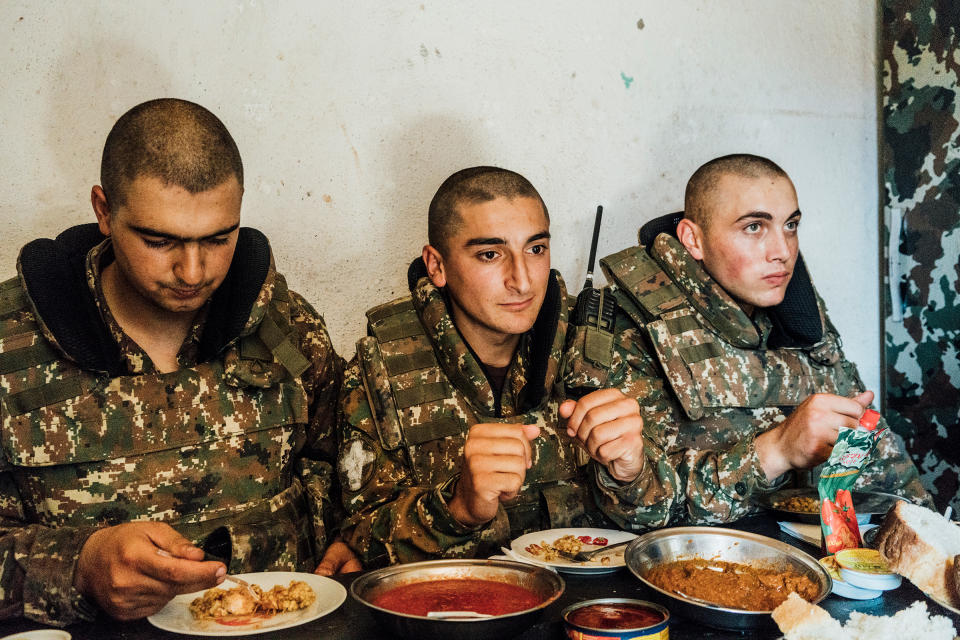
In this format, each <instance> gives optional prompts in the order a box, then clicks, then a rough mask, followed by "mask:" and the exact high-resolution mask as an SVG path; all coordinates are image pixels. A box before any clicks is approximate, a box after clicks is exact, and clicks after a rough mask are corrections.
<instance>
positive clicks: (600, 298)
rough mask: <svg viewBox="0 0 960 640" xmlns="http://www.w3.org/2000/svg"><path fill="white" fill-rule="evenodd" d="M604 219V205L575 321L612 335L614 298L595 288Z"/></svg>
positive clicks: (596, 226) (597, 225)
mask: <svg viewBox="0 0 960 640" xmlns="http://www.w3.org/2000/svg"><path fill="white" fill-rule="evenodd" d="M602 219H603V205H598V206H597V217H596V220H594V223H593V241H592V242H591V243H590V258H589V260H588V261H587V279H586V280H585V281H584V283H583V289H582V290H581V291H580V294H579V295H578V296H577V307H576V310H575V311H574V317H573V321H574V323H575V324H577V325H578V326H581V327H591V328H595V329H597V330H600V331H605V332H607V333H611V332H612V331H613V314H614V312H615V311H616V305H615V303H614V300H613V297H612V296H610V295H604V291H603V290H602V289H597V288H596V287H594V286H593V266H594V263H595V262H596V260H597V241H599V240H600V221H601V220H602Z"/></svg>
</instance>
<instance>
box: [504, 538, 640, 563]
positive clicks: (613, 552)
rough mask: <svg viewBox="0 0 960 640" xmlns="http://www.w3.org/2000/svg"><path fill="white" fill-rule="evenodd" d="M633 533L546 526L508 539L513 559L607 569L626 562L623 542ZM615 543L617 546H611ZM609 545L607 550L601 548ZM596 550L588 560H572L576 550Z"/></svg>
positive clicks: (578, 551) (627, 540) (629, 539)
mask: <svg viewBox="0 0 960 640" xmlns="http://www.w3.org/2000/svg"><path fill="white" fill-rule="evenodd" d="M636 537H637V536H636V534H634V533H630V532H629V531H619V530H616V529H590V528H579V529H578V528H572V529H547V530H546V531H534V532H533V533H528V534H526V535H522V536H520V537H519V538H517V539H516V540H514V541H513V542H511V543H510V553H511V554H512V555H513V557H514V558H516V559H517V560H521V561H523V562H532V563H534V564H539V565H542V566H545V567H551V568H553V569H556V570H557V571H560V572H561V573H579V574H585V573H611V572H613V571H617V570H618V569H620V568H622V567H625V566H626V561H624V559H623V552H624V550H625V549H626V545H624V544H618V543H625V542H629V541H631V540H633V539H634V538H636ZM614 545H617V546H614ZM607 548H609V549H610V550H609V552H605V551H603V550H604V549H607ZM589 551H598V553H597V554H595V555H593V556H592V557H591V558H590V559H589V560H584V561H576V560H573V558H572V556H575V555H576V554H578V553H580V552H589Z"/></svg>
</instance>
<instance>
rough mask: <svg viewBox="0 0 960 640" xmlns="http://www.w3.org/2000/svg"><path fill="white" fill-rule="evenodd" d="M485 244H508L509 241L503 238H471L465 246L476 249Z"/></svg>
mask: <svg viewBox="0 0 960 640" xmlns="http://www.w3.org/2000/svg"><path fill="white" fill-rule="evenodd" d="M485 244H507V241H506V240H504V239H503V238H470V239H469V240H467V241H466V242H465V243H463V246H465V247H475V246H477V245H485Z"/></svg>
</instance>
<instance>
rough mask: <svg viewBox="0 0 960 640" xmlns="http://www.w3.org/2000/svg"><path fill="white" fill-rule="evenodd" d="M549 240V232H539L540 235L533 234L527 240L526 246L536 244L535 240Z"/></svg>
mask: <svg viewBox="0 0 960 640" xmlns="http://www.w3.org/2000/svg"><path fill="white" fill-rule="evenodd" d="M549 239H550V232H549V231H541V232H540V233H537V234H534V235H532V236H530V237H529V238H527V244H530V243H531V242H536V241H537V240H549Z"/></svg>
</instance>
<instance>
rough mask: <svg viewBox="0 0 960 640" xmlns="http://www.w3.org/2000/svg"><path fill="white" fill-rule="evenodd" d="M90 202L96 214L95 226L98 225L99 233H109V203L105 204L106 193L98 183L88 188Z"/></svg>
mask: <svg viewBox="0 0 960 640" xmlns="http://www.w3.org/2000/svg"><path fill="white" fill-rule="evenodd" d="M90 204H91V205H93V213H94V215H96V216H97V226H99V227H100V233H102V234H103V235H105V236H108V235H110V222H111V221H112V218H111V217H110V205H109V204H107V194H105V193H104V192H103V188H102V187H101V186H100V185H98V184H97V185H94V186H93V189H91V190H90Z"/></svg>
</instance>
